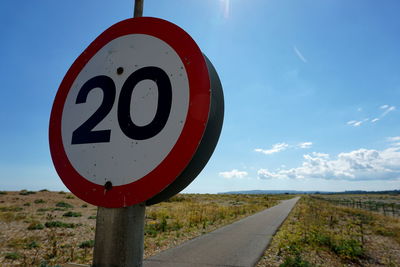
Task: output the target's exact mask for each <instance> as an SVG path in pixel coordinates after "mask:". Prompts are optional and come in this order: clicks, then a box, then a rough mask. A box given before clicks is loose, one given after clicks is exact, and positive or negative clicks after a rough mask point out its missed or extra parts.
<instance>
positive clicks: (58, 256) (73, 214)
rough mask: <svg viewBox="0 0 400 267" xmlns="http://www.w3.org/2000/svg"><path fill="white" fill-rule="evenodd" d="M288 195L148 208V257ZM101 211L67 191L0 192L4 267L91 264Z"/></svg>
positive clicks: (185, 198) (205, 198)
mask: <svg viewBox="0 0 400 267" xmlns="http://www.w3.org/2000/svg"><path fill="white" fill-rule="evenodd" d="M285 198H289V196H275V195H274V196H270V195H188V194H184V195H178V196H175V197H173V198H172V199H171V200H170V201H168V202H164V203H160V204H157V205H154V206H151V207H148V208H147V209H146V225H145V256H146V257H147V256H150V255H154V254H156V253H157V252H159V251H161V250H164V249H167V248H169V247H173V246H176V245H177V244H180V243H182V242H184V241H186V240H188V239H191V238H194V237H196V236H198V235H201V234H203V233H206V232H209V231H212V230H214V229H216V228H218V227H221V226H223V225H225V224H229V223H231V222H233V221H235V220H238V219H240V218H243V217H245V216H248V215H250V214H252V213H255V212H257V211H260V210H263V209H265V208H268V207H271V206H273V205H275V204H277V203H278V202H279V200H281V199H285ZM96 212H97V208H96V207H95V206H92V205H90V204H86V203H84V202H83V201H81V200H79V199H78V198H75V197H74V196H73V195H72V194H70V193H64V192H59V193H58V192H48V191H41V192H32V191H26V190H25V191H20V192H0V251H1V253H0V266H42V267H45V266H56V265H57V264H63V263H66V262H75V263H81V264H90V263H91V260H92V253H93V241H92V240H93V239H94V229H95V222H96V220H95V218H96Z"/></svg>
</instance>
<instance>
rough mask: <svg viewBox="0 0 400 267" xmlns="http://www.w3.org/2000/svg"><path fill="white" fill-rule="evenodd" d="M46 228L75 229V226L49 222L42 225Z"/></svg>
mask: <svg viewBox="0 0 400 267" xmlns="http://www.w3.org/2000/svg"><path fill="white" fill-rule="evenodd" d="M44 225H45V226H46V227H47V228H75V227H76V226H77V225H76V224H74V223H65V222H60V221H50V222H46V223H45V224H44Z"/></svg>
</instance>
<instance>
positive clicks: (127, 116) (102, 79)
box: [71, 67, 172, 145]
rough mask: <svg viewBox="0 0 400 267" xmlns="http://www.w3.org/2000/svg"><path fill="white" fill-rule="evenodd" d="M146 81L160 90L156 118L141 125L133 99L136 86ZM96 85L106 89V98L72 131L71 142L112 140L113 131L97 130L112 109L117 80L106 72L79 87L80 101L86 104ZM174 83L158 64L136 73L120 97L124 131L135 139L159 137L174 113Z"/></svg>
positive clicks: (119, 120) (119, 113)
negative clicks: (134, 112)
mask: <svg viewBox="0 0 400 267" xmlns="http://www.w3.org/2000/svg"><path fill="white" fill-rule="evenodd" d="M143 80H152V81H154V82H155V83H156V85H157V89H158V102H157V111H156V115H155V116H154V118H153V120H152V121H151V122H150V123H149V124H147V125H144V126H137V125H136V124H135V123H134V122H133V121H132V118H131V112H130V110H131V98H132V93H133V90H134V89H135V87H136V85H137V84H138V83H139V82H141V81H143ZM95 88H100V89H101V90H102V91H103V101H102V103H101V105H100V106H99V108H98V109H97V110H96V112H95V113H93V115H92V116H90V117H89V119H88V120H87V121H85V122H84V123H83V124H82V125H81V126H79V127H78V128H77V129H76V130H75V131H73V133H72V141H71V144H73V145H75V144H88V143H107V142H110V138H111V130H97V131H93V128H94V127H96V125H98V124H99V123H100V122H101V121H102V120H103V119H104V118H105V117H106V116H107V115H108V113H109V112H110V111H111V109H112V107H113V105H114V101H115V96H116V88H115V83H114V81H113V80H112V79H111V78H110V77H108V76H105V75H100V76H96V77H93V78H91V79H90V80H88V81H87V82H86V83H85V84H84V85H83V86H82V88H81V89H80V90H79V93H78V96H77V98H76V102H75V103H76V104H81V103H85V102H86V101H87V96H88V94H89V92H90V91H91V90H93V89H95ZM171 105H172V86H171V81H170V79H169V77H168V75H167V74H166V73H165V71H163V70H162V69H160V68H158V67H144V68H141V69H139V70H137V71H135V72H133V73H132V74H131V75H130V76H129V77H128V78H127V79H126V81H125V83H124V84H123V86H122V88H121V93H120V95H119V99H118V109H117V116H118V123H119V126H120V128H121V130H122V132H123V133H124V134H125V135H126V136H127V137H129V138H131V139H134V140H145V139H149V138H151V137H154V136H156V135H157V134H158V133H159V132H161V130H162V129H163V128H164V127H165V124H166V123H167V121H168V117H169V114H170V112H171Z"/></svg>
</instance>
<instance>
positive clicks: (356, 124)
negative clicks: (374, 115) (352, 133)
mask: <svg viewBox="0 0 400 267" xmlns="http://www.w3.org/2000/svg"><path fill="white" fill-rule="evenodd" d="M368 120H369V119H368V118H367V119H363V120H362V121H354V120H353V121H348V122H347V125H350V126H353V127H359V126H361V124H363V123H364V122H367V121H368Z"/></svg>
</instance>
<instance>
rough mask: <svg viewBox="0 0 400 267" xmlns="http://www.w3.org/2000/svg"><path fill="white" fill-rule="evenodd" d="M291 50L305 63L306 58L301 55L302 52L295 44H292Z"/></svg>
mask: <svg viewBox="0 0 400 267" xmlns="http://www.w3.org/2000/svg"><path fill="white" fill-rule="evenodd" d="M293 50H294V52H295V53H296V55H297V56H298V57H299V59H300V60H301V61H303V62H304V63H307V59H306V58H305V57H304V56H303V54H302V53H301V52H300V51H299V49H297V47H296V46H293Z"/></svg>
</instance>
